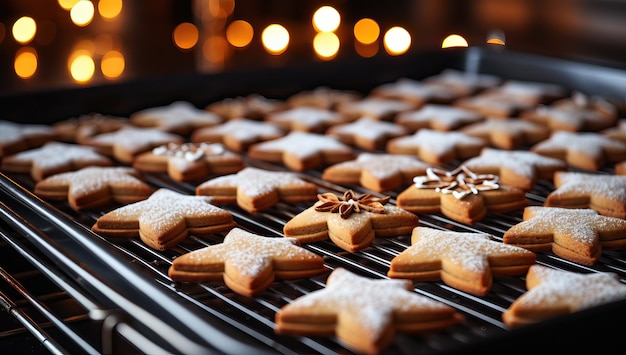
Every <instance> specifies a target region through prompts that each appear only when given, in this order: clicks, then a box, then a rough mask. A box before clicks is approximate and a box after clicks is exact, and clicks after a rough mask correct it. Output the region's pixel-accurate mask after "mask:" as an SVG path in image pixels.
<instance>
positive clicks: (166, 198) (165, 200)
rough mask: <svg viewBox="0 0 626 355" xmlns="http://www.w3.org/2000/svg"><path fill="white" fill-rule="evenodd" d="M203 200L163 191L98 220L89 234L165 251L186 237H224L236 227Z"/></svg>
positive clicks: (220, 212) (206, 199) (202, 197)
mask: <svg viewBox="0 0 626 355" xmlns="http://www.w3.org/2000/svg"><path fill="white" fill-rule="evenodd" d="M210 202H211V200H210V198H208V197H206V196H190V195H184V194H181V193H178V192H175V191H172V190H169V189H166V188H161V189H159V190H157V191H155V192H154V193H153V194H152V195H150V197H148V199H146V200H143V201H139V202H135V203H132V204H130V205H126V206H123V207H119V208H117V209H114V210H112V211H110V212H107V213H105V214H104V215H102V216H100V218H98V220H97V221H96V223H95V224H94V225H93V226H92V228H91V229H92V230H93V231H94V232H96V233H98V234H100V235H102V236H104V237H109V238H117V237H121V238H136V237H140V238H141V240H142V241H143V242H144V243H146V244H147V245H148V246H150V247H152V248H154V249H157V250H165V249H168V248H170V247H172V246H174V245H175V244H177V243H179V242H180V241H182V240H183V239H185V238H187V236H189V235H194V236H197V237H203V236H207V235H212V234H215V233H224V232H227V231H229V230H231V229H232V228H233V227H235V226H236V223H235V221H234V220H233V216H232V214H231V213H230V212H228V211H226V210H223V209H221V208H219V207H216V206H214V205H212V204H211V203H210Z"/></svg>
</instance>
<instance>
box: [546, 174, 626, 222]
mask: <svg viewBox="0 0 626 355" xmlns="http://www.w3.org/2000/svg"><path fill="white" fill-rule="evenodd" d="M554 185H555V187H556V189H555V190H554V191H552V192H551V193H550V194H548V196H547V197H546V201H545V203H544V205H545V206H549V207H564V208H591V209H594V210H596V211H598V212H599V213H600V214H601V215H604V216H611V217H618V218H626V176H622V175H607V174H592V173H583V172H573V171H570V172H567V171H558V172H556V173H554Z"/></svg>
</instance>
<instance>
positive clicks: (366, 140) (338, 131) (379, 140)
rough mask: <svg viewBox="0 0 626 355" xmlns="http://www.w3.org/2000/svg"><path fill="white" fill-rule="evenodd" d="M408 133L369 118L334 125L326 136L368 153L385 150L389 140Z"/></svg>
mask: <svg viewBox="0 0 626 355" xmlns="http://www.w3.org/2000/svg"><path fill="white" fill-rule="evenodd" d="M408 133H409V131H408V130H407V129H406V128H404V127H402V126H400V125H397V124H395V123H392V122H387V121H379V120H374V119H371V118H368V117H363V118H360V119H358V120H356V121H353V122H350V123H344V124H338V125H334V126H332V127H330V128H328V129H327V130H326V135H329V136H332V137H336V138H337V139H339V140H340V141H341V142H343V143H345V144H348V145H351V146H355V147H357V148H361V149H363V150H366V151H376V150H381V149H384V148H385V145H386V144H387V141H388V140H389V139H391V138H395V137H402V136H404V135H407V134H408Z"/></svg>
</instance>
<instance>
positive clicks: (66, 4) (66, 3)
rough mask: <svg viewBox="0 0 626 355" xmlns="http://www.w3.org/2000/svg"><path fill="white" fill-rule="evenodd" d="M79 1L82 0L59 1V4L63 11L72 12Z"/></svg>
mask: <svg viewBox="0 0 626 355" xmlns="http://www.w3.org/2000/svg"><path fill="white" fill-rule="evenodd" d="M79 1H80V0H58V3H59V6H61V8H62V9H63V10H70V9H71V8H72V6H74V5H76V3H77V2H79Z"/></svg>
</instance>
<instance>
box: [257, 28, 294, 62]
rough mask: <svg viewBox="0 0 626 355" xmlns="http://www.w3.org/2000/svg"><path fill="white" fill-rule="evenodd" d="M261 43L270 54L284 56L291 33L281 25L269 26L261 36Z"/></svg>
mask: <svg viewBox="0 0 626 355" xmlns="http://www.w3.org/2000/svg"><path fill="white" fill-rule="evenodd" d="M261 42H262V43H263V47H265V50H267V51H268V52H269V53H270V54H275V55H276V54H282V53H283V52H285V50H286V49H287V46H288V45H289V32H288V31H287V29H286V28H284V27H283V26H281V25H278V24H272V25H269V26H267V27H266V28H265V29H264V30H263V33H262V34H261Z"/></svg>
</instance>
